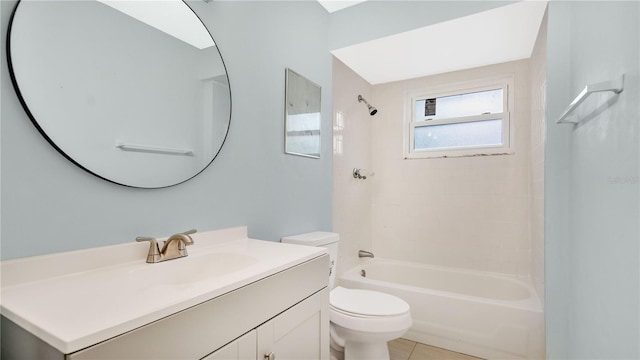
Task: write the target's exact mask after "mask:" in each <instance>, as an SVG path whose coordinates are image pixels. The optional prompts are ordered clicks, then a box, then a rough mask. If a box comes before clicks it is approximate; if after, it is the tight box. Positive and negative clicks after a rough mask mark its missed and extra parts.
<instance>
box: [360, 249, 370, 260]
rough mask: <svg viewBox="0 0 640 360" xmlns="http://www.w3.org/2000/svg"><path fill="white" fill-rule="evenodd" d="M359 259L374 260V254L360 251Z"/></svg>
mask: <svg viewBox="0 0 640 360" xmlns="http://www.w3.org/2000/svg"><path fill="white" fill-rule="evenodd" d="M358 257H359V258H363V257H370V258H372V259H373V253H372V252H371V251H364V250H358Z"/></svg>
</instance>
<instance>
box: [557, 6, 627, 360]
mask: <svg viewBox="0 0 640 360" xmlns="http://www.w3.org/2000/svg"><path fill="white" fill-rule="evenodd" d="M548 15H549V18H548V21H549V22H548V26H549V27H548V52H547V61H548V62H547V66H548V68H547V97H546V98H547V111H546V118H547V123H546V124H547V132H546V134H547V140H546V146H547V147H546V156H545V196H544V198H545V201H546V204H545V260H546V263H545V272H546V274H545V281H546V283H545V285H546V294H547V297H546V306H547V307H546V320H547V352H548V358H550V359H587V358H590V359H637V358H638V357H640V349H639V346H640V345H639V344H640V341H639V340H640V331H639V326H640V317H639V316H640V308H639V307H640V298H639V295H638V286H639V285H640V264H639V253H640V247H639V238H640V229H639V226H640V225H639V221H638V219H639V218H640V212H639V208H640V206H639V202H640V199H639V195H640V192H639V175H640V173H639V161H640V148H639V132H640V126H639V121H638V113H639V107H638V103H639V92H638V87H639V85H638V84H639V81H638V76H639V64H640V62H639V61H640V58H639V56H638V52H639V40H640V38H639V34H640V29H639V24H640V3H638V2H636V1H633V2H608V1H594V2H589V1H585V2H551V3H550V5H549V11H548ZM622 73H625V75H626V76H625V90H624V92H622V93H621V94H620V96H619V97H618V98H617V99H614V100H613V101H612V102H611V103H608V101H609V99H611V98H612V96H611V94H610V93H607V94H602V95H597V94H596V95H592V98H591V99H590V100H588V101H587V102H585V103H584V104H583V105H581V108H579V109H578V114H579V115H580V116H581V117H583V118H584V119H585V120H584V122H583V123H582V124H581V125H579V126H577V127H575V128H573V127H572V126H571V125H556V124H555V120H556V119H557V117H558V116H559V115H560V113H561V112H562V111H563V109H564V108H565V107H566V106H567V105H568V104H569V102H570V101H571V100H573V98H574V97H575V96H576V95H577V94H578V93H579V92H580V90H581V89H582V88H583V87H584V86H585V85H586V84H588V83H596V82H600V81H604V80H607V79H613V78H616V77H618V76H619V75H621V74H622Z"/></svg>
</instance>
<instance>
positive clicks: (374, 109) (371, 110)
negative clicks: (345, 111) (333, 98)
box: [358, 95, 378, 116]
mask: <svg viewBox="0 0 640 360" xmlns="http://www.w3.org/2000/svg"><path fill="white" fill-rule="evenodd" d="M358 102H364V103H365V104H366V105H367V108H368V109H369V115H371V116H373V115H375V114H377V113H378V109H376V108H374V107H373V106H371V105H370V104H369V103H368V102H367V100H365V99H364V98H363V97H362V95H358Z"/></svg>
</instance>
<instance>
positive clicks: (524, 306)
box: [338, 258, 544, 313]
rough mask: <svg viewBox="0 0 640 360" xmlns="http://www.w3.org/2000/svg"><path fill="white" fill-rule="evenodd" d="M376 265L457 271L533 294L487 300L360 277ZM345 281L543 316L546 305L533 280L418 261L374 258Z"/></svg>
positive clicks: (342, 276)
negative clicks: (490, 305) (504, 283)
mask: <svg viewBox="0 0 640 360" xmlns="http://www.w3.org/2000/svg"><path fill="white" fill-rule="evenodd" d="M375 263H382V264H384V263H388V264H393V265H403V266H411V267H417V268H426V269H431V270H436V271H447V272H454V273H458V274H468V275H474V276H477V275H481V276H487V277H491V278H494V279H499V280H503V281H508V282H510V283H515V284H517V285H520V286H523V287H525V288H526V289H527V290H528V291H529V297H528V298H526V299H522V300H502V299H492V298H486V297H482V296H474V295H466V294H458V293H454V292H450V291H446V290H438V289H431V288H421V287H418V286H412V285H404V284H399V283H393V282H389V281H383V280H377V279H372V278H369V277H362V276H360V270H362V269H363V268H365V267H366V265H367V264H375ZM343 279H344V280H349V281H355V282H363V283H369V284H372V285H377V286H389V285H388V284H391V286H393V287H396V288H399V289H402V290H405V291H414V292H427V293H429V294H434V295H438V296H447V297H453V298H457V299H461V300H468V301H477V302H481V303H485V304H492V305H500V306H506V307H509V308H514V309H518V310H527V311H533V312H540V313H543V312H544V309H543V307H542V302H541V301H540V298H539V297H538V293H537V291H536V289H535V287H534V286H533V282H532V281H531V279H530V278H524V277H518V276H515V275H508V274H504V273H498V272H492V271H483V270H472V269H465V268H458V267H448V266H440V265H431V264H423V263H418V262H412V261H404V260H395V259H387V258H373V259H366V260H362V261H360V263H359V264H358V265H356V266H354V267H352V268H350V269H348V270H346V271H344V272H343V273H342V274H340V275H339V276H338V280H339V281H338V285H341V282H342V280H343Z"/></svg>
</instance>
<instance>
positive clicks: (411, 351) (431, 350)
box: [389, 339, 482, 360]
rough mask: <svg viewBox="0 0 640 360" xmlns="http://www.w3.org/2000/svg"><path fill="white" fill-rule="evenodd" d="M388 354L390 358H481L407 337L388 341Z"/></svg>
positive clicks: (411, 359) (429, 359)
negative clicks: (417, 341) (421, 342)
mask: <svg viewBox="0 0 640 360" xmlns="http://www.w3.org/2000/svg"><path fill="white" fill-rule="evenodd" d="M389 354H390V355H391V360H482V359H480V358H477V357H475V356H470V355H465V354H461V353H457V352H453V351H449V350H445V349H441V348H437V347H435V346H429V345H425V344H420V343H416V342H415V341H411V340H407V339H397V340H393V341H390V342H389Z"/></svg>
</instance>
